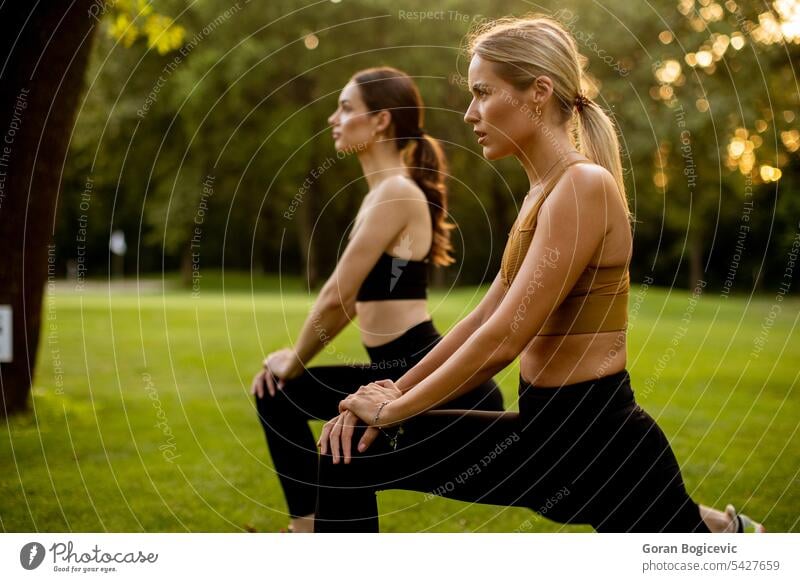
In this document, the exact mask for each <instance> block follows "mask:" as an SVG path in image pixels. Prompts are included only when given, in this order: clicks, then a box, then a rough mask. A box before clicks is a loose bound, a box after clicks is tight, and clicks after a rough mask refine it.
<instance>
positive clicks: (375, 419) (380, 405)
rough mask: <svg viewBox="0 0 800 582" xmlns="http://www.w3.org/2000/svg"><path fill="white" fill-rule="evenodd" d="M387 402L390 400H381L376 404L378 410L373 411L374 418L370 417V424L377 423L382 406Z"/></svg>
mask: <svg viewBox="0 0 800 582" xmlns="http://www.w3.org/2000/svg"><path fill="white" fill-rule="evenodd" d="M389 402H390V401H389V400H384V401H383V402H381V403H380V404H379V405H378V412H376V413H375V418H373V419H372V424H373V425H376V426H377V424H378V417H379V416H380V415H381V412H382V411H383V407H384V406H386V405H387V404H389Z"/></svg>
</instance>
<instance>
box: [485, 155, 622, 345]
mask: <svg viewBox="0 0 800 582" xmlns="http://www.w3.org/2000/svg"><path fill="white" fill-rule="evenodd" d="M581 163H592V162H591V161H590V160H587V159H583V160H574V161H572V162H568V163H567V164H565V165H564V166H563V167H562V168H561V172H560V173H559V174H558V175H556V176H555V177H554V178H553V179H552V180H551V181H550V183H549V184H548V185H547V187H546V188H545V189H544V190H543V191H542V195H541V196H539V198H538V200H537V201H536V202H535V203H534V205H533V208H531V210H530V212H528V213H527V215H525V216H524V217H522V216H518V217H517V220H516V222H515V223H514V226H512V228H511V231H510V232H509V233H508V237H509V238H508V242H507V243H506V248H505V251H504V252H503V260H502V263H501V264H500V278H501V280H502V282H503V286H504V287H505V288H506V289H508V288H509V287H510V286H511V283H512V282H513V281H514V278H515V277H516V276H517V273H518V272H519V270H520V267H521V266H522V261H523V260H524V259H525V255H526V254H527V252H528V249H529V248H530V246H531V241H532V240H533V234H534V232H535V231H536V222H537V220H538V215H539V210H540V209H541V207H542V204H543V203H544V201H545V199H546V198H547V196H548V195H549V194H550V192H552V191H553V188H555V186H556V184H557V183H558V181H559V180H560V179H561V177H562V176H563V175H564V172H565V171H566V169H567V168H568V167H570V166H572V165H574V164H581ZM629 288H630V274H629V273H628V268H627V266H622V265H615V266H613V267H593V266H587V267H586V269H585V270H584V271H583V273H581V276H580V277H579V278H578V281H577V282H576V283H575V286H574V287H573V288H572V290H570V292H569V295H567V297H566V298H565V299H564V301H563V302H562V303H561V304H560V305H559V306H558V307H557V308H556V309H555V310H554V311H553V312H552V313H551V314H550V316H549V317H548V318H547V321H545V322H544V325H543V326H542V328H541V330H540V331H539V333H538V335H573V334H581V333H598V332H606V331H621V330H624V329H626V328H627V325H628V291H629Z"/></svg>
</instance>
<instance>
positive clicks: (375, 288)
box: [356, 251, 430, 301]
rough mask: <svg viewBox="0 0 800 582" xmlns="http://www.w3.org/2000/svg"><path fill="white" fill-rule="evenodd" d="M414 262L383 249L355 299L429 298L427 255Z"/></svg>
mask: <svg viewBox="0 0 800 582" xmlns="http://www.w3.org/2000/svg"><path fill="white" fill-rule="evenodd" d="M429 256H430V251H429V252H428V255H426V257H425V259H423V260H421V261H411V260H406V259H402V258H400V257H394V256H392V255H390V254H389V253H387V252H384V253H383V254H382V255H381V257H380V258H379V259H378V262H377V263H375V266H374V267H372V270H371V271H370V272H369V274H368V275H367V278H366V279H364V282H363V283H362V284H361V288H360V289H359V290H358V295H357V296H356V301H387V300H390V299H427V297H428V293H427V288H428V264H429V263H428V257H429Z"/></svg>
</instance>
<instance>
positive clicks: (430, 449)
mask: <svg viewBox="0 0 800 582" xmlns="http://www.w3.org/2000/svg"><path fill="white" fill-rule="evenodd" d="M470 57H471V60H470V64H469V87H470V89H471V92H472V96H473V98H472V102H471V103H470V106H469V109H468V110H467V112H466V115H465V116H464V119H465V121H466V122H467V123H469V124H471V125H472V126H473V128H474V130H475V134H476V136H477V138H478V143H479V144H480V145H481V146H483V155H484V156H485V157H486V158H487V159H488V160H497V159H500V158H504V157H507V156H515V157H516V158H517V159H518V160H519V162H520V164H521V165H522V167H523V168H524V169H525V171H526V172H527V175H528V178H529V179H530V191H529V192H528V194H527V196H526V197H525V200H524V201H523V203H522V205H521V208H520V213H519V217H518V218H517V220H516V222H515V224H514V226H513V228H512V230H511V232H510V234H509V239H508V243H507V246H506V248H505V253H504V256H503V260H502V265H501V269H500V273H499V274H498V275H497V278H496V279H495V281H494V283H493V284H492V286H491V288H490V289H489V291H488V292H487V294H486V296H485V297H484V299H483V301H482V302H481V303H480V305H479V306H478V307H477V308H476V309H475V311H473V312H472V313H471V314H470V315H469V316H467V317H466V318H465V319H464V320H463V321H461V322H460V323H459V324H458V325H457V326H456V327H454V328H453V329H452V331H451V332H450V333H449V334H447V336H446V337H445V338H444V339H443V340H442V341H441V342H440V343H439V344H438V345H437V347H436V348H435V349H433V350H432V351H431V352H430V353H429V354H428V355H427V356H426V357H425V358H423V359H422V361H421V362H420V363H419V364H417V365H416V366H414V367H413V368H412V369H411V370H409V371H408V372H407V373H405V374H404V375H403V376H402V377H401V378H400V379H399V380H397V381H395V382H392V381H384V382H380V383H373V384H370V385H367V386H364V387H362V388H360V389H359V390H358V391H357V392H356V393H355V394H353V395H351V396H349V397H347V398H345V399H344V400H343V401H342V402H340V404H339V411H340V415H339V416H338V417H336V418H334V419H333V420H331V421H329V422H328V423H327V424H326V425H325V427H324V428H323V434H322V437H321V438H320V442H319V444H320V446H321V453H322V454H321V457H320V477H319V479H320V486H319V497H318V504H317V521H316V531H320V532H327V531H377V530H378V515H377V505H376V503H375V491H378V490H381V489H411V490H416V491H424V492H429V493H433V494H436V495H443V496H446V497H450V498H453V499H460V500H465V501H471V502H480V503H489V504H496V505H506V506H522V507H528V508H530V509H532V510H534V511H537V512H539V513H541V514H542V515H544V516H546V517H548V518H549V519H552V520H555V521H558V522H562V523H586V524H591V525H592V526H593V527H594V528H595V529H596V530H597V531H613V532H620V531H625V532H627V531H642V532H661V531H678V532H709V531H714V532H722V531H762V530H763V527H762V526H761V525H760V524H757V523H755V522H753V521H752V520H750V519H748V518H747V517H746V516H744V515H738V514H737V513H736V511H735V510H734V508H733V507H732V506H729V507H728V508H727V510H726V511H725V512H721V511H716V510H714V509H711V508H708V507H704V506H702V505H698V504H697V503H695V501H694V500H692V499H691V497H690V496H689V495H688V493H687V491H686V488H685V487H684V483H683V479H682V477H681V472H680V469H679V467H678V464H677V462H676V460H675V456H674V454H673V452H672V450H671V448H670V445H669V442H668V441H667V438H666V437H665V436H664V433H663V432H662V431H661V430H660V429H659V427H658V425H657V424H656V423H655V421H654V420H653V418H652V417H650V416H649V415H648V414H647V413H646V412H645V411H644V410H642V409H641V408H640V407H639V406H638V405H637V403H636V401H635V399H634V395H633V391H632V389H631V382H630V376H629V375H628V372H627V370H626V369H625V365H626V347H625V346H626V327H627V301H628V290H629V274H628V264H629V261H630V257H631V252H632V237H631V229H630V224H629V211H628V204H627V201H626V198H625V190H624V186H623V181H622V169H621V162H620V156H619V146H618V141H617V137H616V133H615V129H614V127H613V125H612V122H611V120H610V119H609V118H608V117H607V115H606V114H605V113H604V112H603V110H602V109H601V108H600V106H599V105H598V104H597V103H595V102H594V101H592V100H591V99H589V98H588V97H587V95H586V93H585V88H586V87H585V83H586V79H585V77H584V75H583V73H582V66H581V59H580V57H579V54H578V52H577V50H576V46H575V42H574V39H573V38H572V37H571V35H570V34H569V33H568V32H567V31H566V30H565V29H564V27H563V26H561V25H560V24H559V23H558V22H556V21H554V20H551V19H549V18H547V17H544V16H533V17H530V18H524V19H507V20H501V21H497V22H494V23H492V24H490V25H488V26H486V27H485V28H483V29H481V30H479V31H478V32H477V33H476V34H475V35H474V37H473V38H472V39H471V43H470ZM576 134H577V136H578V137H577V140H576V139H575V137H573V136H575V135H576ZM518 356H519V357H520V382H519V413H518V414H517V413H512V412H505V413H491V412H465V413H459V412H452V411H432V412H426V411H429V410H430V409H431V408H433V407H434V406H441V405H442V403H446V402H447V401H448V400H450V399H452V398H457V397H462V396H463V395H464V394H468V393H469V392H470V390H472V388H473V387H474V386H477V385H479V384H480V383H481V382H483V381H485V380H487V379H489V378H491V377H492V376H493V375H495V374H496V373H497V372H499V371H500V370H502V369H504V368H506V367H507V366H508V365H510V364H511V363H512V362H513V361H514V360H515V359H516V358H517V357H518ZM359 419H360V421H362V422H363V423H366V424H367V425H369V428H367V429H366V431H364V430H363V429H361V428H357V429H354V427H355V425H356V424H357V421H358V420H359ZM401 431H402V432H401ZM354 436H355V437H356V438H358V439H359V440H358V442H359V446H358V451H357V452H355V453H353V451H352V450H351V448H350V447H351V439H352V438H353V437H354ZM387 436H389V437H392V438H386V437H387ZM370 443H374V444H372V448H370V449H369V451H368V452H366V453H365V452H364V451H365V450H366V448H367V447H368V446H369V445H370ZM342 459H344V463H341V462H339V461H340V460H342Z"/></svg>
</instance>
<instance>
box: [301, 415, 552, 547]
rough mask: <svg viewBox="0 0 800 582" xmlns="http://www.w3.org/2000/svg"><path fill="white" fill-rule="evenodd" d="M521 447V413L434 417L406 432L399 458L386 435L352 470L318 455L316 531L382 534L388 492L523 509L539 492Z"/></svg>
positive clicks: (355, 458) (421, 418)
mask: <svg viewBox="0 0 800 582" xmlns="http://www.w3.org/2000/svg"><path fill="white" fill-rule="evenodd" d="M393 430H394V429H387V432H388V433H392V432H393ZM362 431H363V427H360V428H359V429H357V430H356V432H355V435H354V436H353V440H354V441H356V440H357V439H358V438H360V436H361V434H362ZM521 442H522V435H521V427H520V423H519V415H518V414H517V413H515V412H491V411H456V410H435V411H431V412H428V413H425V414H422V415H420V416H418V417H415V418H414V419H412V420H410V421H407V422H406V423H405V424H404V425H403V433H402V434H400V435H399V437H398V445H397V449H396V450H393V449H392V448H391V447H390V444H389V440H388V438H386V437H384V436H383V435H382V436H380V437H379V438H378V439H377V440H376V441H375V442H374V443H373V444H372V446H371V447H370V448H369V449H368V450H367V451H366V452H364V453H358V452H356V453H355V454H354V455H353V457H352V460H351V462H350V463H349V464H344V463H339V464H333V462H332V460H331V459H332V457H331V456H330V455H329V454H326V455H320V463H319V489H318V495H317V514H316V521H315V526H314V527H315V529H314V531H315V532H377V531H378V530H379V524H378V505H377V499H376V492H377V491H381V490H385V489H407V490H412V491H419V492H423V493H427V494H430V495H441V496H445V497H449V498H451V499H458V500H462V501H473V502H478V503H490V504H502V505H525V504H526V503H529V502H530V499H531V497H532V496H534V495H535V494H537V491H536V489H535V488H530V487H528V484H527V479H526V478H525V477H524V474H525V473H526V472H527V471H526V469H525V467H522V468H520V464H519V461H518V459H520V458H521V456H522V444H521ZM520 469H521V470H520ZM520 477H522V478H520Z"/></svg>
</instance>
